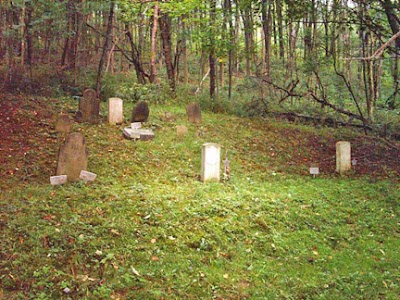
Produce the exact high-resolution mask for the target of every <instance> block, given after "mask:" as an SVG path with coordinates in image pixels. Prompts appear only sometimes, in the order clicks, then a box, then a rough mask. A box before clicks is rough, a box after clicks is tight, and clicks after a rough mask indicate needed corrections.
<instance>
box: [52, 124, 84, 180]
mask: <svg viewBox="0 0 400 300" xmlns="http://www.w3.org/2000/svg"><path fill="white" fill-rule="evenodd" d="M88 156H89V155H88V152H87V149H86V142H85V137H84V136H83V134H81V133H79V132H73V133H70V134H69V135H68V136H67V138H66V139H65V142H64V143H63V144H62V145H61V147H60V151H59V154H58V165H57V173H56V174H57V175H67V177H68V181H69V182H73V181H78V180H79V176H80V173H81V171H82V170H86V169H87V161H88Z"/></svg>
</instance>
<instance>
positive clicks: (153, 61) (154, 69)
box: [150, 4, 159, 83]
mask: <svg viewBox="0 0 400 300" xmlns="http://www.w3.org/2000/svg"><path fill="white" fill-rule="evenodd" d="M158 10H159V8H158V5H157V4H155V5H154V14H153V28H152V31H151V61H150V66H151V67H150V68H151V69H150V82H151V83H155V82H157V61H156V58H157V29H158Z"/></svg>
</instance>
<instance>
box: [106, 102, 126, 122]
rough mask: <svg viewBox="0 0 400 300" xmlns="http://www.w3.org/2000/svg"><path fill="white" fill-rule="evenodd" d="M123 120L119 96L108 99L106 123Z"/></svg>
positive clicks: (121, 103)
mask: <svg viewBox="0 0 400 300" xmlns="http://www.w3.org/2000/svg"><path fill="white" fill-rule="evenodd" d="M123 121H124V111H123V101H122V99H120V98H110V99H108V123H109V124H112V125H116V124H122V122H123Z"/></svg>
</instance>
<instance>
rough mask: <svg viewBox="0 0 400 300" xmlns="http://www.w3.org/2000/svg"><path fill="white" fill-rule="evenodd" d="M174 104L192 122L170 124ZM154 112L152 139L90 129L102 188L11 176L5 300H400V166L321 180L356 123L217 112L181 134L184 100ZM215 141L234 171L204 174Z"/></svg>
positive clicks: (5, 207) (6, 198)
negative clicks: (321, 163) (332, 145)
mask: <svg viewBox="0 0 400 300" xmlns="http://www.w3.org/2000/svg"><path fill="white" fill-rule="evenodd" d="M54 106H55V107H56V108H57V111H61V110H63V111H68V110H69V109H71V108H73V107H74V104H73V103H71V102H65V103H63V104H60V103H58V102H57V103H54ZM104 107H105V106H104ZM104 107H103V109H104ZM129 110H130V109H126V117H127V118H128V111H129ZM165 111H170V112H172V113H174V114H175V115H176V116H177V117H178V121H177V122H176V123H168V122H163V121H162V118H161V117H162V115H163V113H164V112H165ZM151 114H152V118H151V120H150V122H149V123H150V124H149V126H153V127H154V129H155V131H156V139H155V140H154V141H150V142H136V143H134V142H132V141H128V140H125V139H123V138H122V134H121V129H122V128H123V126H121V127H117V126H109V125H107V124H100V125H97V126H90V125H76V127H75V130H81V131H83V132H84V133H85V135H86V137H87V145H88V147H89V151H90V158H89V171H93V172H95V173H97V174H98V179H97V181H96V182H94V183H93V184H87V185H85V184H83V183H74V184H70V185H67V186H61V187H51V186H49V184H47V182H45V181H46V180H48V176H49V175H50V174H46V173H43V172H42V174H41V173H40V172H38V174H36V175H35V176H33V177H32V178H30V180H28V181H27V182H25V183H23V184H21V183H19V182H18V181H19V179H20V178H18V177H17V176H15V177H10V178H7V179H4V180H3V182H2V183H3V185H4V186H7V188H3V189H2V192H1V200H0V201H1V202H0V205H1V222H0V227H1V235H0V236H1V265H0V280H1V289H0V291H1V293H2V295H3V297H4V299H25V298H27V299H110V298H111V299H118V298H119V299H397V297H398V295H399V294H400V276H399V262H400V254H399V252H398V249H399V247H400V239H399V234H400V230H399V228H400V227H399V220H400V218H399V212H400V210H399V199H400V189H399V185H398V181H397V179H398V178H396V174H395V175H394V177H392V178H391V179H390V180H384V179H373V180H372V179H370V178H368V177H362V176H361V177H360V176H356V175H357V174H352V175H350V176H347V177H338V176H336V175H331V174H330V173H329V172H325V173H324V174H322V176H320V177H319V178H316V179H313V178H310V177H309V176H307V172H308V167H309V164H310V163H311V162H313V161H314V160H316V157H318V155H319V153H321V152H324V151H327V148H326V147H327V146H326V143H327V142H328V141H331V140H335V139H339V138H355V137H356V136H357V135H356V134H355V133H354V132H349V131H339V132H337V131H336V132H335V131H332V130H328V129H321V130H319V131H318V132H316V131H315V129H311V128H308V127H302V126H294V125H290V124H285V123H279V122H274V121H261V120H258V121H257V120H249V119H238V118H235V117H232V116H226V115H212V114H204V116H203V119H204V124H203V125H201V126H193V125H188V126H189V135H188V136H187V137H186V138H183V139H178V138H177V137H176V134H175V125H176V124H186V119H185V113H184V109H182V108H177V107H168V106H157V107H152V108H151ZM49 135H50V138H52V140H57V139H59V137H56V136H54V135H53V133H51V132H50V133H49ZM316 137H318V138H317V139H316ZM204 142H218V143H220V144H222V146H223V152H225V151H228V155H229V159H230V161H231V171H232V178H231V180H230V181H228V182H222V183H209V184H203V183H201V182H199V170H200V156H201V155H200V152H201V145H202V144H203V143H204ZM310 142H312V145H319V147H320V148H318V149H317V150H316V149H315V148H309V147H308V146H309V145H310ZM53 144H55V143H53V142H52V143H50V145H53ZM44 157H45V158H46V159H47V158H48V157H52V158H53V159H54V160H55V159H56V147H50V148H49V149H47V150H46V155H45V156H44ZM327 157H328V159H327V162H326V165H327V166H331V164H332V163H333V164H334V158H333V161H331V159H330V156H327ZM299 161H301V163H299ZM35 162H36V164H37V170H41V165H42V164H43V165H46V164H48V163H46V162H41V160H40V159H39V158H36V159H35ZM52 163H53V164H54V166H53V167H54V168H55V163H54V162H52ZM333 168H334V166H333ZM44 170H47V169H46V168H45V169H44ZM11 187H12V188H11ZM0 295H1V294H0Z"/></svg>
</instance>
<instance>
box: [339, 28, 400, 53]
mask: <svg viewBox="0 0 400 300" xmlns="http://www.w3.org/2000/svg"><path fill="white" fill-rule="evenodd" d="M398 37H400V31H399V32H397V33H396V34H395V35H394V36H392V37H391V38H390V39H389V40H388V41H387V42H386V43H384V44H383V45H382V46H380V47H379V49H378V50H376V51H375V53H374V54H372V55H371V56H368V57H350V58H345V59H344V60H375V59H379V58H380V57H381V56H382V54H383V52H384V51H385V49H386V48H387V47H389V45H390V43H392V42H393V41H394V40H395V39H397V38H398Z"/></svg>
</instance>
